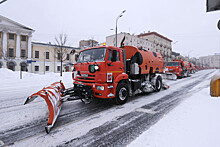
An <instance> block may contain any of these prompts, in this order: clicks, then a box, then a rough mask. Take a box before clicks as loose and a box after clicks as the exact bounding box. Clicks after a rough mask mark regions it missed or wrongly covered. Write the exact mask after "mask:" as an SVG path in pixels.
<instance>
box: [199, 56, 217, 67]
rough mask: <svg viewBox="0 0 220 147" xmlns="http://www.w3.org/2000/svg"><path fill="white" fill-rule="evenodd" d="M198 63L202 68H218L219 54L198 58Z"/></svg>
mask: <svg viewBox="0 0 220 147" xmlns="http://www.w3.org/2000/svg"><path fill="white" fill-rule="evenodd" d="M199 63H200V64H201V65H203V66H209V67H214V68H220V53H216V54H214V55H209V56H203V57H199Z"/></svg>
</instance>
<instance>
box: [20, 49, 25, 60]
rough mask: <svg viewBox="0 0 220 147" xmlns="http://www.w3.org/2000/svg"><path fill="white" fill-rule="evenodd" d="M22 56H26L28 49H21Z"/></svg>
mask: <svg viewBox="0 0 220 147" xmlns="http://www.w3.org/2000/svg"><path fill="white" fill-rule="evenodd" d="M21 57H22V58H24V57H26V50H23V49H22V50H21Z"/></svg>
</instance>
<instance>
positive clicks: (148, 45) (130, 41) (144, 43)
mask: <svg viewBox="0 0 220 147" xmlns="http://www.w3.org/2000/svg"><path fill="white" fill-rule="evenodd" d="M124 37H125V40H124V45H130V46H135V47H142V49H144V50H152V51H153V43H152V42H150V41H148V40H147V39H144V38H140V37H138V36H135V35H131V34H129V33H120V34H117V47H120V46H121V42H122V40H123V38H124ZM106 45H107V46H116V44H115V35H111V36H107V37H106Z"/></svg>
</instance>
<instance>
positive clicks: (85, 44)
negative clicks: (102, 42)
mask: <svg viewBox="0 0 220 147" xmlns="http://www.w3.org/2000/svg"><path fill="white" fill-rule="evenodd" d="M98 44H99V43H98V41H96V40H93V39H89V40H80V41H79V48H81V49H85V48H89V47H94V46H98Z"/></svg>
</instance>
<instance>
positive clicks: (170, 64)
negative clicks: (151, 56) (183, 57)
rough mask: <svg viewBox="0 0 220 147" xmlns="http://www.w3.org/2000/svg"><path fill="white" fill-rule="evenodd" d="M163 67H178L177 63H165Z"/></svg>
mask: <svg viewBox="0 0 220 147" xmlns="http://www.w3.org/2000/svg"><path fill="white" fill-rule="evenodd" d="M165 66H179V62H166V64H165Z"/></svg>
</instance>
